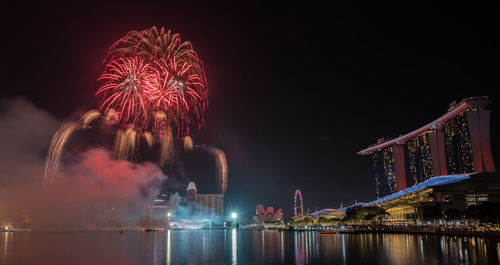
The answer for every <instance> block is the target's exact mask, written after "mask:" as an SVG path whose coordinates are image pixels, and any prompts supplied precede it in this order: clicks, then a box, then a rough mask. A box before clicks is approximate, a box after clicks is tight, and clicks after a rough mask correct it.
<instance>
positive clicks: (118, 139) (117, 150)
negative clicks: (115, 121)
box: [113, 129, 125, 159]
mask: <svg viewBox="0 0 500 265" xmlns="http://www.w3.org/2000/svg"><path fill="white" fill-rule="evenodd" d="M124 141H125V137H124V132H123V130H121V129H118V131H117V132H116V135H115V143H114V145H113V157H114V158H116V159H123V158H122V157H121V154H122V149H123V147H124V145H125V144H124Z"/></svg>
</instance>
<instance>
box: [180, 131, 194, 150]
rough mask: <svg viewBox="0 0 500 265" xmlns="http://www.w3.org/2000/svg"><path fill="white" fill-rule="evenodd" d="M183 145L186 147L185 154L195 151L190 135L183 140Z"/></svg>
mask: <svg viewBox="0 0 500 265" xmlns="http://www.w3.org/2000/svg"><path fill="white" fill-rule="evenodd" d="M182 143H183V145H184V152H191V151H193V139H192V138H191V137H189V135H187V136H185V137H184V138H182Z"/></svg>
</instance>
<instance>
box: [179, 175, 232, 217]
mask: <svg viewBox="0 0 500 265" xmlns="http://www.w3.org/2000/svg"><path fill="white" fill-rule="evenodd" d="M186 203H187V206H188V208H189V211H190V213H191V215H192V216H194V217H197V218H215V217H223V216H224V194H223V193H219V194H200V193H198V190H197V189H196V185H195V184H194V182H190V183H189V185H188V187H187V189H186Z"/></svg>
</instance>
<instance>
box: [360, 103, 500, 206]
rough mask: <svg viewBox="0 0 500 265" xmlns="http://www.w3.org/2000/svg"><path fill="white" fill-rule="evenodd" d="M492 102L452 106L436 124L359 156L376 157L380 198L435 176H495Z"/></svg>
mask: <svg viewBox="0 0 500 265" xmlns="http://www.w3.org/2000/svg"><path fill="white" fill-rule="evenodd" d="M489 104H490V100H489V99H488V98H487V97H474V98H467V99H464V100H462V101H461V102H459V103H455V102H453V103H452V104H450V108H449V109H448V112H446V113H445V114H444V115H443V116H441V117H439V118H438V119H436V120H434V121H432V122H431V123H429V124H427V125H425V126H423V127H420V128H418V129H416V130H414V131H412V132H410V133H407V134H404V135H402V136H399V137H397V138H394V139H389V140H385V139H383V138H382V139H379V140H378V141H377V143H376V144H374V145H372V146H370V147H368V148H366V149H364V150H361V151H359V152H358V155H372V160H373V167H374V176H375V182H376V189H377V197H378V198H381V197H384V196H386V195H388V194H391V193H394V192H396V191H401V190H404V189H406V187H410V186H413V185H416V184H418V183H421V182H423V181H425V180H427V179H429V178H432V177H435V176H443V175H448V174H463V173H473V172H485V171H495V165H494V163H493V158H492V156H491V147H490V135H489V130H490V128H489V126H490V125H489V123H490V110H488V109H486V107H487V106H488V105H489Z"/></svg>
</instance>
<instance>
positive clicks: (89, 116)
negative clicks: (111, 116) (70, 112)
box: [80, 110, 102, 128]
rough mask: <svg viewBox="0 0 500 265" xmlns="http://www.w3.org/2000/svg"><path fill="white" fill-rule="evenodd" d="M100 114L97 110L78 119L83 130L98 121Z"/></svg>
mask: <svg viewBox="0 0 500 265" xmlns="http://www.w3.org/2000/svg"><path fill="white" fill-rule="evenodd" d="M101 116H102V115H101V113H100V112H99V111H97V110H90V111H88V112H87V113H85V115H83V117H82V118H81V119H80V122H81V123H82V126H83V128H86V127H88V126H89V124H90V123H91V122H93V121H94V120H96V119H99V118H100V117H101Z"/></svg>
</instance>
